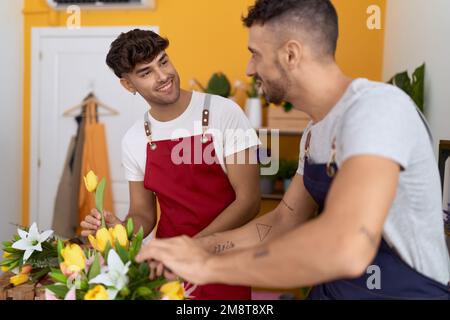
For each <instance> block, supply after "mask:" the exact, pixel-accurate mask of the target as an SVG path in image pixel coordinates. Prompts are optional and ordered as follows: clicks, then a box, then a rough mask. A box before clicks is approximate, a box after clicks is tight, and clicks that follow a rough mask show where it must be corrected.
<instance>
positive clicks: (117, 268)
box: [89, 250, 131, 300]
mask: <svg viewBox="0 0 450 320" xmlns="http://www.w3.org/2000/svg"><path fill="white" fill-rule="evenodd" d="M130 264H131V261H128V262H127V263H126V264H124V263H123V262H122V260H121V259H120V257H119V255H118V254H117V252H115V251H114V250H110V251H109V253H108V266H107V267H105V268H103V270H102V273H101V274H99V275H98V276H96V277H95V278H93V279H91V280H90V281H89V283H99V284H103V285H105V286H106V287H108V290H107V291H108V295H109V299H110V300H114V299H115V298H116V295H117V293H118V292H119V291H120V290H122V289H123V288H124V287H125V286H126V285H127V284H128V276H127V273H128V270H129V266H130Z"/></svg>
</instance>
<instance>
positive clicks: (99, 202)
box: [95, 177, 106, 227]
mask: <svg viewBox="0 0 450 320" xmlns="http://www.w3.org/2000/svg"><path fill="white" fill-rule="evenodd" d="M105 186H106V179H105V177H103V178H102V180H100V183H99V184H98V186H97V189H96V191H95V207H96V208H97V210H98V212H100V214H101V215H102V227H105V226H106V224H105V216H104V214H103V196H104V192H105Z"/></svg>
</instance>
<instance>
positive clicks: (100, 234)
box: [88, 228, 113, 252]
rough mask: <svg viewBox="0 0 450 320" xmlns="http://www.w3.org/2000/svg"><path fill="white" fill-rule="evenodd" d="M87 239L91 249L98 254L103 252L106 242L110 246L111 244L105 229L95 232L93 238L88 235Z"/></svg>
mask: <svg viewBox="0 0 450 320" xmlns="http://www.w3.org/2000/svg"><path fill="white" fill-rule="evenodd" d="M88 239H89V242H90V243H91V245H92V247H93V248H94V249H95V250H97V251H100V252H103V251H105V248H106V245H107V244H108V242H109V244H110V245H111V246H112V243H113V241H112V237H111V234H110V233H109V231H108V230H107V229H106V228H101V229H98V230H97V232H96V233H95V238H94V237H93V236H92V235H89V236H88Z"/></svg>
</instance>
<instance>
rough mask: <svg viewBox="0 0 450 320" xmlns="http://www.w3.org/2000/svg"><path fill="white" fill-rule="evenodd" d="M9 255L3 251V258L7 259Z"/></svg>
mask: <svg viewBox="0 0 450 320" xmlns="http://www.w3.org/2000/svg"><path fill="white" fill-rule="evenodd" d="M10 255H11V253H9V252H6V251H3V258H8V257H9V256H10Z"/></svg>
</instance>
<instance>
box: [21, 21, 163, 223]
mask: <svg viewBox="0 0 450 320" xmlns="http://www.w3.org/2000/svg"><path fill="white" fill-rule="evenodd" d="M135 28H138V29H143V30H151V31H154V32H156V33H159V27H158V26H119V27H118V26H114V27H83V28H80V29H68V28H66V27H34V28H32V29H31V101H30V108H31V110H30V111H31V112H30V115H31V119H30V127H31V128H30V137H29V138H30V162H29V170H30V177H29V186H30V190H29V199H28V201H29V212H28V218H29V219H28V221H29V222H30V224H31V223H32V222H34V221H38V208H39V206H38V204H39V167H40V165H39V162H40V153H39V141H40V139H39V132H40V117H39V114H40V104H39V101H40V98H41V97H40V83H39V79H40V75H41V64H40V61H41V58H42V54H41V52H42V40H44V39H49V38H65V39H67V38H80V37H90V38H95V37H104V36H111V37H114V36H116V35H118V34H120V33H121V32H124V31H125V30H132V29H135Z"/></svg>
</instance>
